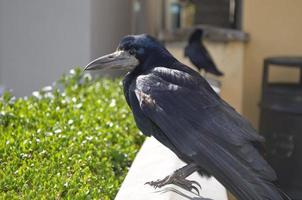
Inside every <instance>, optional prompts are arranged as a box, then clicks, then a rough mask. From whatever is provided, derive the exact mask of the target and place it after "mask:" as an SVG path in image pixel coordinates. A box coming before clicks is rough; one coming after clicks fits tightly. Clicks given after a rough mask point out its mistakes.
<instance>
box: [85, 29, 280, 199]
mask: <svg viewBox="0 0 302 200" xmlns="http://www.w3.org/2000/svg"><path fill="white" fill-rule="evenodd" d="M105 68H115V69H120V68H123V69H125V68H127V69H128V70H129V73H128V74H127V75H126V77H125V78H124V81H123V87H124V94H125V98H126V101H127V103H128V105H129V106H130V108H131V110H132V112H133V115H134V119H135V121H136V124H137V126H138V128H139V129H140V130H141V131H142V132H143V133H144V134H145V135H146V136H154V137H155V138H156V139H157V140H158V141H160V142H161V143H162V144H164V145H165V146H166V147H168V148H169V149H171V150H172V151H173V152H174V153H175V154H176V155H177V156H178V157H179V158H180V159H181V160H183V161H184V162H186V163H187V165H186V166H185V167H183V168H181V169H178V170H176V171H175V172H174V173H173V174H172V175H169V176H167V177H166V178H164V179H162V180H158V181H151V182H148V184H150V185H152V186H154V187H162V186H164V185H167V184H176V185H178V186H181V187H183V188H185V189H188V190H192V189H197V188H196V186H195V184H196V185H198V183H196V182H194V181H190V180H187V179H186V177H187V176H189V175H190V174H192V173H193V172H195V171H198V172H199V173H200V174H201V175H212V176H214V177H215V178H216V179H217V180H218V181H220V182H221V183H222V184H223V185H224V186H225V187H226V188H227V189H228V190H230V191H231V192H232V193H233V194H234V195H235V196H236V197H237V198H238V199H239V200H263V199H266V200H281V199H283V197H282V196H283V194H282V192H281V191H279V190H278V188H277V187H276V186H275V185H274V184H273V181H275V180H276V174H275V172H274V170H273V169H272V168H271V167H270V166H269V165H268V163H267V162H266V161H265V160H264V159H263V158H262V156H261V155H260V154H259V152H258V151H257V149H256V148H255V147H254V144H255V143H262V142H263V141H264V139H263V137H262V136H260V135H258V133H257V132H256V130H255V129H254V128H253V127H252V126H251V124H250V123H249V122H248V121H247V120H246V119H244V118H243V117H242V116H241V115H240V114H238V113H237V112H236V111H235V110H234V109H233V108H232V107H231V106H229V105H228V104H227V103H226V102H225V101H223V100H222V99H221V98H220V97H219V96H218V95H217V94H216V93H215V92H214V91H213V90H212V89H211V87H210V85H209V84H208V83H207V81H206V80H205V79H204V78H203V77H202V76H200V75H199V74H198V73H197V72H195V71H194V70H192V69H190V68H189V67H187V66H185V65H184V64H182V63H180V62H179V61H178V60H176V59H175V58H174V57H173V56H172V55H171V54H170V53H169V52H168V51H167V50H166V49H165V48H164V47H163V46H162V45H161V44H160V43H159V42H158V41H157V40H156V39H154V38H153V37H151V36H148V35H132V36H126V37H124V38H123V39H122V40H121V42H120V44H119V46H118V48H117V50H116V52H114V53H112V54H109V55H105V56H103V57H100V58H98V59H96V60H94V61H92V62H91V63H89V64H88V65H87V66H86V67H85V69H86V70H95V69H105ZM146 159H148V158H146ZM142 170H143V169H142Z"/></svg>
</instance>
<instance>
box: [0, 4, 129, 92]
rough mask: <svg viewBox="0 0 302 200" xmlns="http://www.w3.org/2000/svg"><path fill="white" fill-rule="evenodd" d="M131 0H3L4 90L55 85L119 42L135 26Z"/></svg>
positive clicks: (0, 80) (0, 81) (0, 53)
mask: <svg viewBox="0 0 302 200" xmlns="http://www.w3.org/2000/svg"><path fill="white" fill-rule="evenodd" d="M129 2H130V0H86V1H83V0H51V1H48V0H26V1H24V0H13V1H12V0H1V1H0V90H1V85H2V86H4V87H5V88H7V89H12V90H13V94H14V95H16V96H24V95H30V94H31V92H32V91H34V90H38V89H40V88H41V87H44V86H47V85H50V84H51V83H53V82H54V81H56V80H58V79H59V77H60V76H61V75H62V74H63V73H68V71H69V70H70V69H71V68H74V67H75V66H83V65H85V64H87V63H88V62H89V61H90V60H91V59H92V58H95V57H98V56H101V55H103V54H104V53H108V52H110V51H112V50H114V49H115V48H116V45H117V43H118V41H119V39H120V37H121V36H122V35H125V34H129V33H130V30H131V26H130V24H131V20H130V6H131V5H130V3H129Z"/></svg>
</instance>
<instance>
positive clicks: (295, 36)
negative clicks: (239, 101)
mask: <svg viewBox="0 0 302 200" xmlns="http://www.w3.org/2000/svg"><path fill="white" fill-rule="evenodd" d="M301 8H302V1H301V0H291V1H286V0H265V1H263V0H246V1H244V6H243V29H244V31H246V32H247V33H249V34H250V36H251V40H250V41H249V42H248V43H247V44H246V46H245V55H244V81H243V83H244V97H243V114H244V115H245V116H246V117H248V118H249V119H250V120H251V121H252V123H253V124H254V125H255V127H258V120H259V108H258V103H259V101H260V93H261V81H262V67H263V59H264V58H266V57H270V56H278V55H300V56H302V45H301V44H302V37H301V36H302V22H301V20H302V12H301ZM296 75H297V73H296V72H288V71H287V70H278V71H276V70H275V72H274V73H273V76H272V77H271V79H272V80H277V79H278V80H279V79H283V80H292V79H296V78H297V76H296Z"/></svg>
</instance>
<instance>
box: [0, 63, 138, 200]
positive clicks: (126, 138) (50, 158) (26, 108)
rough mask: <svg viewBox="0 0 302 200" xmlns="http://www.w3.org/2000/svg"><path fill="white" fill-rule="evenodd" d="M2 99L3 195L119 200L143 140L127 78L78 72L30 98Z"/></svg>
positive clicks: (0, 149)
mask: <svg viewBox="0 0 302 200" xmlns="http://www.w3.org/2000/svg"><path fill="white" fill-rule="evenodd" d="M62 88H64V89H62ZM1 98H2V100H1V101H0V199H102V200H106V199H113V198H114V196H115V195H116V193H117V191H118V189H119V187H120V184H121V182H122V181H123V179H124V178H125V175H126V173H127V171H128V169H129V166H130V165H131V163H132V161H133V159H134V156H135V154H136V152H137V151H138V150H139V148H140V145H141V144H142V142H143V137H142V136H141V135H140V134H139V133H138V129H137V128H136V126H135V124H134V121H133V118H132V116H131V115H132V114H131V112H130V110H129V108H128V107H127V105H126V103H125V100H124V96H123V93H122V85H121V83H120V80H115V81H113V80H106V79H102V80H95V81H94V80H91V77H90V76H88V75H87V74H86V75H82V72H81V70H80V69H78V70H72V71H71V75H68V76H64V77H63V78H62V79H61V80H60V81H59V83H57V84H56V85H55V86H54V87H53V88H52V89H50V88H49V87H47V88H44V89H42V90H41V91H40V92H34V93H33V96H31V97H29V98H23V99H16V100H14V99H13V98H12V97H11V96H10V95H9V94H8V93H6V94H4V95H3V96H2V97H1Z"/></svg>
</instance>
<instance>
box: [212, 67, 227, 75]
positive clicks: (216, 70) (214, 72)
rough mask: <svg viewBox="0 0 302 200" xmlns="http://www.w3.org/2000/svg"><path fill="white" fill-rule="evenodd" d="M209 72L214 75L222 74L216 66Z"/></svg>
mask: <svg viewBox="0 0 302 200" xmlns="http://www.w3.org/2000/svg"><path fill="white" fill-rule="evenodd" d="M209 72H210V73H212V74H214V75H216V76H223V75H224V74H223V72H221V71H219V70H218V69H217V68H215V69H213V70H211V71H209Z"/></svg>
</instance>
